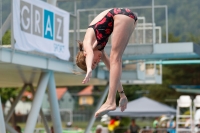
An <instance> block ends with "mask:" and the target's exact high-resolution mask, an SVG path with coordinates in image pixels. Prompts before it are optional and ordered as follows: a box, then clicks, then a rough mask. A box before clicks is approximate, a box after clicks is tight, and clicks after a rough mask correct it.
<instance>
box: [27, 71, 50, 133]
mask: <svg viewBox="0 0 200 133" xmlns="http://www.w3.org/2000/svg"><path fill="white" fill-rule="evenodd" d="M49 76H50V72H45V73H42V74H41V76H40V80H39V83H38V87H37V91H36V94H35V97H34V100H33V103H32V107H31V111H30V114H29V116H28V119H27V124H26V127H25V130H24V133H33V132H34V127H35V125H36V122H37V118H38V114H39V111H40V108H41V105H42V100H43V97H44V94H45V90H46V87H47V83H48V80H49Z"/></svg>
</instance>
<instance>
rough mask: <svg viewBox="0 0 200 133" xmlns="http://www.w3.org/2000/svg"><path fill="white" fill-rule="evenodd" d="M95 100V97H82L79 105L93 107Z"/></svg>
mask: <svg viewBox="0 0 200 133" xmlns="http://www.w3.org/2000/svg"><path fill="white" fill-rule="evenodd" d="M93 103H94V98H93V96H80V97H79V105H93Z"/></svg>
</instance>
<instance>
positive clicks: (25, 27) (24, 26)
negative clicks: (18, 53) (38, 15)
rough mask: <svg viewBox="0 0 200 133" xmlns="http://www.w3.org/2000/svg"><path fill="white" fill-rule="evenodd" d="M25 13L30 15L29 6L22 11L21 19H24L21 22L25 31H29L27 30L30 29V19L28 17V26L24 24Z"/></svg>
mask: <svg viewBox="0 0 200 133" xmlns="http://www.w3.org/2000/svg"><path fill="white" fill-rule="evenodd" d="M25 11H27V12H28V13H29V9H28V7H27V6H23V8H22V11H21V16H22V17H21V19H22V20H21V22H22V26H23V28H24V29H26V30H27V29H28V28H29V26H30V18H28V17H27V18H26V21H27V22H28V23H27V25H26V24H25V22H24V19H23V18H24V17H23V16H24V12H25Z"/></svg>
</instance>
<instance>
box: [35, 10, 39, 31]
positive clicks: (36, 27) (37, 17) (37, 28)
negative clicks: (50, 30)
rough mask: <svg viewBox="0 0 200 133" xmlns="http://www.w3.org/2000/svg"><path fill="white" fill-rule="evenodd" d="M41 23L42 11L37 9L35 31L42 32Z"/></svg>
mask: <svg viewBox="0 0 200 133" xmlns="http://www.w3.org/2000/svg"><path fill="white" fill-rule="evenodd" d="M39 23H40V12H39V11H37V10H36V11H35V32H36V33H40V27H39Z"/></svg>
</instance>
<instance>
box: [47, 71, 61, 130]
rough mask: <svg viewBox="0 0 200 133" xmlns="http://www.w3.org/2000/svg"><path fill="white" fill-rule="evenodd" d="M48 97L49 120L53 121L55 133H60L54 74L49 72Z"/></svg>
mask: <svg viewBox="0 0 200 133" xmlns="http://www.w3.org/2000/svg"><path fill="white" fill-rule="evenodd" d="M48 95H49V103H50V108H51V109H50V110H51V118H52V121H53V127H54V132H55V133H62V124H61V118H60V110H59V105H58V100H57V95H56V84H55V79H54V73H53V71H51V74H50V78H49V83H48Z"/></svg>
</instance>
